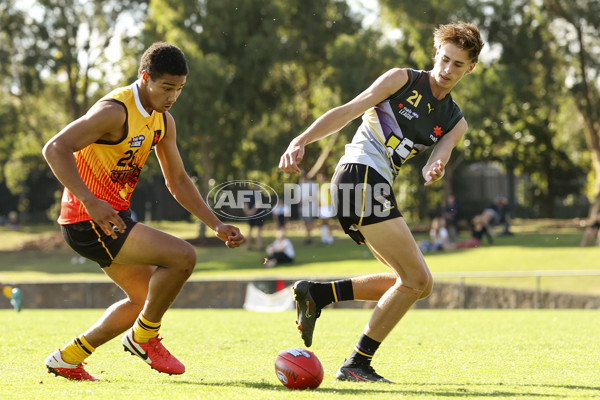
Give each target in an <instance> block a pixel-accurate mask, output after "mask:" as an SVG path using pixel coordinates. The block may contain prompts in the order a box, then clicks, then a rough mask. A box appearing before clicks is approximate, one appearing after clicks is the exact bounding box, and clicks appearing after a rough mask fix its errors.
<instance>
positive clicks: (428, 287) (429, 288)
mask: <svg viewBox="0 0 600 400" xmlns="http://www.w3.org/2000/svg"><path fill="white" fill-rule="evenodd" d="M432 291H433V279H432V278H431V277H430V278H429V281H428V282H427V285H426V286H425V287H424V288H423V292H421V295H420V296H419V298H418V300H421V299H425V298H427V297H429V295H430V294H431V292H432Z"/></svg>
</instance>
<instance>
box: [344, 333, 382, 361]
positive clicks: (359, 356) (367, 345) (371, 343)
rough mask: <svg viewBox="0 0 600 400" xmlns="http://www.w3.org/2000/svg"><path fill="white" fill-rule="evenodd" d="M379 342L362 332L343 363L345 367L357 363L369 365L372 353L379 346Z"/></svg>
mask: <svg viewBox="0 0 600 400" xmlns="http://www.w3.org/2000/svg"><path fill="white" fill-rule="evenodd" d="M380 344H381V342H378V341H376V340H373V339H371V338H370V337H368V336H367V335H365V334H363V335H362V336H361V337H360V339H359V340H358V343H356V346H354V351H353V352H352V354H350V357H348V359H347V360H346V362H345V363H344V365H345V366H347V367H353V366H357V365H371V360H372V359H373V355H374V354H375V352H376V351H377V349H378V348H379V345H380Z"/></svg>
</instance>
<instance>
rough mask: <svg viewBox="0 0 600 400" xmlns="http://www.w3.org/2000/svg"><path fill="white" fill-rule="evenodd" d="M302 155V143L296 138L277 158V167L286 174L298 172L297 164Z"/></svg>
mask: <svg viewBox="0 0 600 400" xmlns="http://www.w3.org/2000/svg"><path fill="white" fill-rule="evenodd" d="M303 157H304V145H303V144H301V143H299V142H298V141H297V140H296V139H294V140H292V141H291V143H290V145H289V146H288V148H287V150H286V151H285V153H283V155H282V156H281V158H280V159H279V169H280V170H282V171H283V172H287V173H288V174H299V173H300V167H299V166H298V164H299V163H300V161H302V158H303Z"/></svg>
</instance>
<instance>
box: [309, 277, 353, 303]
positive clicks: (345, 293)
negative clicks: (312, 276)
mask: <svg viewBox="0 0 600 400" xmlns="http://www.w3.org/2000/svg"><path fill="white" fill-rule="evenodd" d="M310 294H311V295H312V297H313V299H315V304H316V306H317V308H323V307H325V306H327V305H329V304H331V303H337V302H338V301H345V300H354V291H353V290H352V281H351V280H350V279H344V280H341V281H333V282H327V283H320V282H315V283H313V285H312V286H311V288H310Z"/></svg>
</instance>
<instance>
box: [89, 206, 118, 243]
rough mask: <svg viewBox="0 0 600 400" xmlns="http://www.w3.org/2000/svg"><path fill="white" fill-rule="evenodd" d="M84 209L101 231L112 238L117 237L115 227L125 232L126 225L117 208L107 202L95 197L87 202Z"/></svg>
mask: <svg viewBox="0 0 600 400" xmlns="http://www.w3.org/2000/svg"><path fill="white" fill-rule="evenodd" d="M85 209H86V211H87V213H88V214H89V216H90V217H92V220H94V222H95V223H96V224H98V226H99V227H100V229H102V231H103V232H104V233H105V234H107V235H108V236H110V237H112V238H113V239H116V238H117V232H116V231H115V229H117V230H118V231H119V232H120V233H123V232H125V229H126V228H127V226H126V225H125V222H123V220H122V219H121V217H120V216H119V213H118V212H117V210H115V209H114V208H112V207H111V205H110V204H108V202H106V201H104V200H100V199H95V200H94V201H93V202H87V203H86V204H85Z"/></svg>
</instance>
